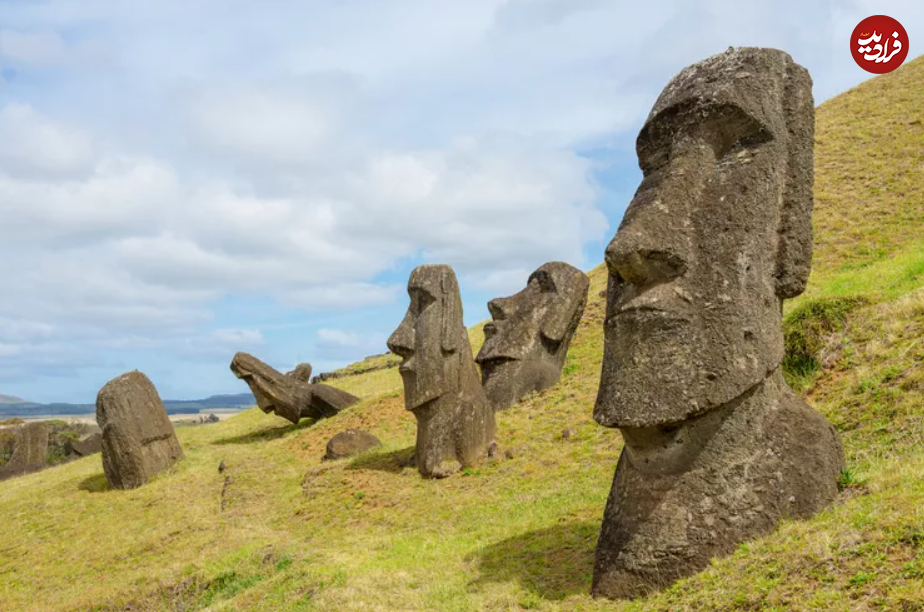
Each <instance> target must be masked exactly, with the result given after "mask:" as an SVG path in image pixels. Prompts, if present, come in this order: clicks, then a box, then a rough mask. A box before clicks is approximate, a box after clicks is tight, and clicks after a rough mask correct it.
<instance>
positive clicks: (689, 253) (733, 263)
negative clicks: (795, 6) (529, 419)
mask: <svg viewBox="0 0 924 612" xmlns="http://www.w3.org/2000/svg"><path fill="white" fill-rule="evenodd" d="M813 133H814V106H813V101H812V81H811V78H810V76H809V73H808V71H806V70H805V68H803V67H802V66H800V65H798V64H796V63H795V62H793V60H792V58H791V57H790V56H789V55H788V54H786V53H784V52H782V51H778V50H775V49H759V48H740V49H730V50H729V51H728V52H726V53H722V54H720V55H716V56H713V57H710V58H709V59H706V60H704V61H702V62H700V63H698V64H694V65H693V66H690V67H688V68H686V69H684V70H683V71H682V72H680V74H678V75H677V76H676V77H674V79H673V80H672V81H671V82H670V83H669V84H668V86H667V87H666V88H665V89H664V91H663V92H662V93H661V95H660V97H659V98H658V100H657V102H656V103H655V105H654V108H653V109H652V111H651V114H650V115H649V116H648V119H647V121H646V122H645V125H644V127H643V128H642V130H641V133H640V134H639V136H638V141H637V143H636V148H637V152H638V158H639V165H640V166H641V169H642V173H643V179H642V183H641V185H640V186H639V188H638V191H637V192H636V194H635V197H634V199H633V200H632V202H631V204H630V205H629V208H628V210H627V211H626V214H625V217H624V219H623V221H622V224H621V225H620V227H619V230H618V232H617V233H616V236H615V238H614V239H613V241H612V242H611V243H610V245H609V247H608V248H607V250H606V264H607V267H608V269H609V281H608V287H607V305H606V308H607V313H606V323H605V330H604V334H605V336H604V337H605V349H604V359H603V371H602V377H601V381H600V388H599V393H598V396H597V402H596V407H595V408H594V418H595V419H596V420H597V422H599V423H600V424H601V425H604V426H606V427H617V428H619V429H620V431H621V432H622V436H623V438H624V440H625V448H624V450H623V452H622V456H621V457H620V459H619V463H618V465H617V467H616V474H615V477H614V480H613V486H612V489H611V491H610V496H609V500H608V502H607V505H606V511H605V514H604V519H603V527H602V530H601V533H600V538H599V541H598V544H597V552H596V562H595V567H594V578H593V593H594V594H595V595H598V596H605V597H612V598H617V597H618V598H629V597H635V596H640V595H643V594H645V593H648V592H650V591H652V590H656V589H660V588H663V587H666V586H668V585H669V584H671V583H672V582H674V581H675V580H676V579H678V578H680V577H683V576H687V575H690V574H693V573H695V572H697V571H699V570H701V569H703V568H705V567H706V566H707V565H708V563H709V561H710V559H711V558H713V557H716V556H720V555H725V554H727V553H729V552H731V551H733V550H734V549H735V548H736V547H737V546H738V544H739V543H740V542H742V541H744V540H748V539H750V538H754V537H758V536H761V535H764V534H767V533H769V532H771V531H772V530H773V529H774V527H775V526H776V525H777V523H778V522H779V521H780V520H781V519H783V518H785V517H791V518H806V517H809V516H811V515H812V514H814V513H815V512H818V511H819V510H821V509H822V508H824V507H825V506H827V505H828V504H829V503H830V502H831V501H832V500H833V499H834V497H835V496H836V495H837V490H838V489H837V482H838V478H839V475H840V473H841V470H842V469H843V465H844V458H843V450H842V447H841V443H840V438H839V437H838V435H837V433H836V432H835V430H834V428H833V427H832V426H831V425H830V424H829V423H828V422H827V421H826V420H825V419H824V418H823V417H822V416H821V415H819V414H818V413H817V412H816V411H815V410H813V409H812V408H811V407H810V406H809V405H808V404H807V403H806V402H805V401H803V400H802V399H801V398H800V397H799V396H797V395H796V394H795V393H794V392H793V391H792V390H791V389H790V388H789V387H788V386H787V385H786V383H785V382H784V380H783V376H782V372H781V367H780V366H781V362H782V359H783V355H784V349H783V334H782V301H783V300H784V299H786V298H792V297H795V296H797V295H799V294H800V293H802V291H803V290H804V289H805V285H806V282H807V280H808V276H809V270H810V268H811V249H812V177H813V167H812V162H813V150H812V147H813Z"/></svg>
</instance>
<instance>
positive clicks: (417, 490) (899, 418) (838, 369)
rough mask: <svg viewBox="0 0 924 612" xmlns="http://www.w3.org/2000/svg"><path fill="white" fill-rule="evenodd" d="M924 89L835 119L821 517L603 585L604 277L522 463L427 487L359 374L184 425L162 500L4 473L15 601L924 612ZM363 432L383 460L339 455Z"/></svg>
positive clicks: (803, 333)
mask: <svg viewBox="0 0 924 612" xmlns="http://www.w3.org/2000/svg"><path fill="white" fill-rule="evenodd" d="M922 94H924V62H922V61H921V60H920V59H919V60H916V61H914V62H912V63H910V64H908V65H906V66H905V67H903V68H902V69H901V70H899V71H896V72H895V73H892V74H890V75H886V76H884V77H879V78H877V79H874V80H872V81H869V82H868V83H865V84H864V85H861V86H860V87H858V88H856V89H855V90H852V91H851V92H848V93H846V94H844V95H843V96H841V97H838V98H835V99H834V100H831V101H830V102H828V103H826V104H825V105H823V106H822V107H821V108H820V109H819V111H818V144H817V151H818V155H817V184H818V188H817V194H818V200H817V203H816V217H815V218H816V237H817V244H816V260H815V266H814V268H813V274H812V278H811V280H810V286H809V289H808V290H807V291H806V294H805V295H804V296H802V297H800V298H799V299H796V300H792V302H791V303H789V304H787V306H786V311H785V312H786V318H785V325H786V338H787V345H788V348H789V349H790V352H789V355H788V357H787V359H788V362H787V376H788V377H789V378H790V380H792V381H794V382H795V383H797V385H798V387H799V388H800V389H801V390H803V391H804V392H805V393H806V396H807V398H808V399H809V401H811V402H812V403H813V404H814V405H815V406H816V407H817V408H818V410H819V411H821V412H822V413H823V414H824V415H825V416H826V417H827V418H828V419H830V420H831V422H832V423H834V425H835V426H836V427H837V428H838V430H839V431H840V432H841V436H842V438H843V440H844V445H845V450H846V452H847V457H848V462H847V469H846V470H845V472H844V473H843V474H842V476H841V480H840V485H841V488H842V492H841V494H840V496H839V498H838V499H837V501H836V503H835V504H834V505H833V506H832V507H831V508H829V509H828V510H826V511H824V512H822V513H821V514H819V515H818V516H816V517H815V518H813V519H812V520H810V521H804V522H785V523H784V524H782V525H781V526H780V528H779V529H778V530H777V531H776V532H775V533H773V534H772V535H770V536H768V537H765V538H762V539H759V540H755V541H753V542H748V543H745V544H742V545H741V546H740V547H739V549H738V550H737V551H736V552H735V553H734V554H733V555H730V556H728V557H726V558H723V559H717V560H715V561H714V562H713V564H712V565H711V567H709V568H708V569H707V570H706V571H704V572H701V573H700V574H698V575H696V576H693V577H691V578H688V579H686V580H683V581H681V582H679V583H677V584H676V585H675V586H674V587H672V588H671V589H669V590H667V591H665V592H663V593H660V594H658V595H655V596H652V597H649V598H647V599H642V600H639V601H635V602H609V601H603V600H593V599H592V598H591V597H590V596H589V595H588V592H589V588H590V580H591V576H592V564H593V552H594V546H595V543H596V537H597V534H598V532H599V526H600V520H601V517H602V513H603V505H604V503H605V500H606V496H607V494H608V492H609V488H610V483H611V479H612V475H613V470H614V468H615V464H616V459H617V457H618V455H619V452H620V449H621V444H622V443H621V439H620V436H619V434H618V432H615V431H613V430H607V429H604V428H602V427H599V426H598V425H596V424H595V423H594V422H593V420H592V418H591V411H592V406H593V402H594V398H595V395H596V390H597V383H598V380H599V372H600V361H601V358H602V347H603V339H602V333H601V326H602V321H603V314H604V304H603V299H602V298H601V297H600V295H599V294H600V292H601V291H602V290H603V289H604V288H605V281H606V276H605V270H603V269H602V267H598V268H597V269H595V270H594V271H592V272H591V289H590V300H589V303H588V306H587V309H586V311H585V314H584V318H583V320H582V322H581V324H580V326H579V328H578V331H577V333H576V336H575V339H574V341H573V343H572V347H571V351H570V353H569V356H568V359H567V362H566V364H565V368H564V374H563V377H562V380H561V382H560V383H559V384H558V385H556V386H555V387H553V388H551V389H548V390H546V391H545V392H542V393H538V394H534V395H532V396H530V397H528V398H526V399H525V400H524V401H522V402H520V403H519V404H518V405H516V406H514V407H513V408H511V409H510V410H508V411H505V412H503V413H501V415H500V417H499V419H498V440H499V443H500V444H501V446H502V448H503V449H510V450H511V451H513V455H514V458H513V459H510V460H505V461H500V462H496V463H489V464H486V465H484V466H483V467H481V468H479V469H477V470H471V471H469V472H467V473H464V474H459V475H456V476H454V477H451V478H449V479H446V480H442V481H425V480H422V479H421V478H419V476H418V475H417V474H416V472H415V471H414V470H413V469H410V468H406V467H402V465H403V462H404V461H405V460H406V459H407V457H408V456H409V454H410V452H411V448H412V445H413V442H414V431H415V427H414V419H413V417H412V416H411V415H410V414H409V413H408V412H407V411H406V410H404V407H403V399H402V397H401V394H400V388H401V385H400V378H399V377H398V374H397V371H396V370H395V369H394V368H390V369H382V370H374V371H367V372H364V373H356V374H353V375H350V376H346V377H343V378H339V379H336V380H334V381H332V384H336V385H337V386H341V387H343V388H345V389H347V390H350V391H352V392H354V393H356V394H358V395H360V396H361V397H363V398H364V400H363V401H362V402H361V403H360V404H358V405H356V406H354V407H352V408H350V409H348V410H346V411H345V412H343V413H341V414H339V415H338V416H337V417H335V418H332V419H328V420H323V421H319V422H317V423H312V422H309V421H305V422H302V423H300V424H299V425H297V426H293V425H290V424H286V422H285V421H283V420H281V419H277V418H276V417H273V416H267V415H264V414H263V413H262V412H260V411H259V410H255V409H254V410H250V411H247V412H245V413H242V414H241V415H238V416H235V417H233V418H231V419H228V420H227V421H223V422H221V423H219V424H215V425H206V426H200V427H190V428H181V429H179V430H178V432H177V433H178V436H179V437H180V440H181V442H182V444H183V447H184V449H185V451H186V459H185V460H184V461H182V462H181V463H180V464H178V465H177V466H176V467H175V468H174V469H172V470H171V471H169V472H167V473H165V474H162V475H161V476H159V477H157V478H156V479H155V480H154V481H153V482H151V483H149V484H148V485H146V486H145V487H142V488H141V489H137V490H134V491H112V490H109V489H108V488H107V486H106V480H105V477H104V476H103V474H102V467H101V465H100V458H99V456H96V457H89V458H86V459H81V460H78V461H75V462H72V463H69V464H66V465H63V466H60V467H56V468H53V469H49V470H46V471H44V472H41V473H37V474H32V475H28V476H25V477H22V478H18V479H15V480H11V481H7V482H4V483H0V533H2V534H3V536H2V538H0V610H3V611H4V612H6V611H7V610H16V611H19V610H23V611H31V610H35V611H43V612H44V611H49V610H62V611H78V610H79V611H84V610H98V611H103V610H105V611H115V610H127V609H131V610H135V611H147V610H164V611H166V610H170V611H176V610H180V609H182V610H186V611H192V610H210V611H218V610H222V611H224V610H242V611H243V610H255V611H261V610H265V611H269V610H273V611H276V610H330V611H350V610H365V611H368V610H373V611H375V610H382V611H391V610H439V611H468V610H569V611H570V610H612V611H643V610H679V611H684V610H703V611H706V610H766V611H771V610H832V611H835V610H836V611H841V610H903V611H907V610H922V609H924V418H922V417H924V367H922V363H924V340H922V337H924V277H922V276H921V271H922V270H924V263H922V262H924V247H922V244H924V243H922V242H921V239H920V236H922V235H924V232H922V229H924V197H922V191H921V190H922V189H924V181H922V180H921V177H922V173H924V160H922V151H924V146H921V142H920V138H921V136H920V135H921V134H922V132H920V131H917V130H918V127H917V126H916V125H911V124H910V123H909V121H910V120H911V119H913V118H914V117H916V116H918V115H920V114H921V105H920V100H921V99H924V95H922ZM864 156H867V157H869V159H870V160H871V161H870V164H869V165H868V166H862V163H861V162H862V161H863V159H864ZM889 156H892V157H894V158H900V159H894V160H892V159H891V158H890V157H889ZM893 161H894V163H892V162H893ZM861 166H862V167H861ZM480 336H481V334H480V330H473V332H472V338H473V345H474V347H473V348H474V350H476V351H477V350H478V346H479V345H480V340H481V337H480ZM376 359H385V358H382V357H378V358H376ZM367 365H368V364H367ZM800 367H801V369H800ZM349 427H360V428H364V429H367V430H369V431H370V432H372V433H373V434H375V435H376V436H378V437H379V438H380V439H381V440H382V441H383V443H384V445H383V447H382V448H380V449H376V450H374V451H371V452H370V453H367V454H365V455H363V456H360V457H357V458H354V459H350V460H343V461H339V462H333V463H324V462H321V460H320V458H321V456H322V455H323V454H324V445H325V443H326V441H327V440H328V439H329V438H330V437H331V436H332V435H333V434H334V433H336V432H338V431H341V430H343V429H346V428H349ZM565 428H570V429H571V430H572V432H573V433H572V435H571V436H570V437H569V438H567V439H563V438H562V436H561V431H562V430H563V429H565ZM221 461H225V462H226V465H227V466H228V469H227V470H226V471H225V472H224V473H221V474H220V473H219V472H218V465H219V463H220V462H221Z"/></svg>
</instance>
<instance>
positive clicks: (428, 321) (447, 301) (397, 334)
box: [388, 265, 467, 410]
mask: <svg viewBox="0 0 924 612" xmlns="http://www.w3.org/2000/svg"><path fill="white" fill-rule="evenodd" d="M407 293H408V295H409V296H410V298H411V304H410V306H408V309H407V314H405V316H404V320H403V321H401V324H400V325H399V326H398V329H396V330H395V331H394V333H393V334H392V335H391V337H390V338H389V339H388V348H389V350H390V351H391V352H393V353H395V354H396V355H398V356H400V357H402V358H403V360H402V362H401V365H400V366H399V368H398V371H399V372H400V373H401V378H402V380H403V381H404V398H405V405H406V406H407V409H408V410H416V409H418V408H420V407H421V406H424V405H426V404H427V403H428V402H432V401H433V400H435V399H438V398H440V397H442V396H443V395H446V394H453V393H456V392H458V389H459V385H460V377H461V372H460V371H459V370H460V368H461V367H463V363H462V360H460V359H459V351H460V350H461V348H462V345H463V338H462V336H463V335H464V334H465V333H466V331H465V325H464V324H463V322H462V299H461V297H460V295H459V283H458V282H457V281H456V275H455V273H454V272H453V271H452V268H450V267H449V266H445V265H423V266H418V267H417V268H415V269H414V271H413V272H411V277H410V279H409V280H408V283H407ZM465 344H467V342H465Z"/></svg>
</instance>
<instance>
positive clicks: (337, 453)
mask: <svg viewBox="0 0 924 612" xmlns="http://www.w3.org/2000/svg"><path fill="white" fill-rule="evenodd" d="M381 445H382V443H381V442H380V441H379V439H378V438H376V437H375V436H373V435H372V434H371V433H369V432H368V431H363V430H362V429H347V430H346V431H341V432H340V433H338V434H337V435H335V436H334V437H333V438H331V439H330V440H329V441H328V442H327V453H326V454H325V455H324V457H322V460H323V461H333V460H336V459H344V458H346V457H352V456H354V455H358V454H360V453H364V452H366V451H367V450H370V449H373V448H376V447H377V446H381Z"/></svg>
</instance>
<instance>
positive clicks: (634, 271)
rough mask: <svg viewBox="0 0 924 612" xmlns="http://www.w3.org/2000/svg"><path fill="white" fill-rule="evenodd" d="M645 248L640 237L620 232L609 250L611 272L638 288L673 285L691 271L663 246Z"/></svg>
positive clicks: (608, 264)
mask: <svg viewBox="0 0 924 612" xmlns="http://www.w3.org/2000/svg"><path fill="white" fill-rule="evenodd" d="M658 246H660V248H657V247H655V246H654V245H648V244H645V243H644V242H643V241H642V240H640V239H639V237H638V235H637V234H633V233H632V232H631V230H630V231H628V232H626V231H620V232H618V233H617V234H616V237H615V238H614V239H613V241H612V242H611V243H610V245H609V246H608V247H607V249H606V265H607V267H608V268H609V270H610V272H611V273H613V274H618V275H619V276H620V277H622V278H623V279H624V280H626V281H628V282H630V283H632V284H633V285H637V286H640V287H641V286H647V285H655V284H659V283H666V282H669V281H671V280H673V279H675V278H677V277H679V276H682V275H683V274H684V272H686V271H687V262H686V260H685V258H684V257H683V256H681V255H680V254H678V253H676V252H674V251H672V250H670V249H666V248H664V246H663V243H662V245H658Z"/></svg>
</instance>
